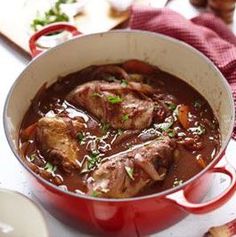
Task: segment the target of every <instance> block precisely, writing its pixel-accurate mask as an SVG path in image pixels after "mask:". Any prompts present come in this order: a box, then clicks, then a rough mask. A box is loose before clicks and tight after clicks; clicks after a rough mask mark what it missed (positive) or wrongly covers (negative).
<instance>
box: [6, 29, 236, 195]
mask: <svg viewBox="0 0 236 237" xmlns="http://www.w3.org/2000/svg"><path fill="white" fill-rule="evenodd" d="M128 59H139V60H143V61H146V62H148V63H150V64H152V65H156V66H158V67H159V68H160V69H161V70H164V71H166V72H168V73H170V74H172V75H175V76H177V77H179V78H181V79H182V80H184V81H185V82H187V83H188V84H189V85H191V86H192V87H194V88H195V89H196V90H197V91H198V92H200V93H201V94H202V95H203V96H204V97H205V99H206V100H207V101H208V102H209V104H210V106H211V107H212V109H213V111H214V113H215V115H216V117H217V119H218V121H219V125H220V131H221V135H222V147H221V149H220V152H219V154H218V155H217V157H216V158H215V159H214V160H213V161H212V163H211V164H210V165H209V167H213V166H214V165H215V164H216V163H217V162H218V161H219V160H220V159H221V157H222V155H223V152H224V150H225V148H226V146H227V144H228V142H229V140H230V136H231V133H232V129H233V123H234V106H233V98H232V95H231V92H230V88H229V86H228V84H227V82H226V80H225V78H224V77H223V76H222V74H221V73H220V72H219V70H218V69H217V68H216V67H215V66H214V65H213V63H212V62H211V61H210V60H209V59H207V58H206V57H205V56H203V55H202V54H201V53H199V52H198V51H197V50H195V49H193V48H192V47H190V46H188V45H186V44H185V43H182V42H180V41H177V40H175V39H172V38H169V37H166V36H163V35H160V34H156V33H148V32H143V31H111V32H107V33H99V34H91V35H86V36H78V37H75V38H73V39H71V40H69V41H67V42H65V43H63V44H61V45H59V46H57V47H55V48H52V49H50V50H48V51H47V52H45V53H43V54H41V55H39V56H37V57H36V58H35V59H34V60H33V61H32V62H30V64H29V65H28V66H27V67H26V69H25V70H24V71H23V72H22V73H21V75H20V76H19V78H18V79H17V80H16V82H15V84H14V85H13V86H12V89H11V91H10V92H9V95H8V99H7V101H6V104H5V111H4V127H5V132H6V135H7V138H8V141H9V144H10V146H11V148H12V150H13V152H14V153H15V155H16V156H17V157H18V158H19V153H18V134H19V128H20V125H21V122H22V119H23V116H24V114H25V112H26V111H27V109H28V108H29V106H30V103H31V100H32V98H33V97H34V96H35V94H36V92H37V91H38V90H39V88H40V87H41V86H42V85H43V84H44V83H48V85H50V84H52V83H53V82H55V81H56V80H57V78H58V77H59V76H63V75H66V74H68V73H72V72H75V71H78V70H81V69H82V68H84V67H87V66H89V65H93V64H107V63H119V62H123V61H125V60H128ZM19 160H20V159H19ZM209 167H208V168H209ZM28 170H29V169H28ZM30 172H31V171H30ZM204 172H205V171H203V172H202V174H203V173H204ZM33 175H35V174H33ZM200 175H201V174H199V175H198V176H200ZM38 178H39V179H41V178H40V177H38ZM195 178H197V177H194V178H193V179H191V180H190V181H189V182H192V181H193V180H194V179H195ZM41 181H42V182H45V183H47V184H48V185H51V184H49V183H48V182H47V181H43V180H41ZM184 185H185V184H184ZM184 185H183V187H184ZM55 188H56V187H55ZM172 192H173V190H172V191H170V192H169V193H172ZM165 194H168V191H167V192H165ZM70 195H75V194H70ZM76 195H77V194H76ZM157 195H158V194H157ZM78 196H79V195H78ZM88 198H90V197H88Z"/></svg>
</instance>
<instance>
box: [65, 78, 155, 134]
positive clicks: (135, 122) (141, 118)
mask: <svg viewBox="0 0 236 237" xmlns="http://www.w3.org/2000/svg"><path fill="white" fill-rule="evenodd" d="M155 92H156V89H153V88H152V87H150V86H149V85H147V84H143V83H137V82H127V81H126V82H125V83H124V84H122V83H121V82H110V83H109V82H107V81H91V82H88V83H85V84H83V85H80V86H78V87H77V88H76V89H75V90H73V91H72V92H71V93H70V94H69V95H68V96H67V99H68V100H69V102H71V103H73V104H74V105H78V106H82V107H84V108H85V109H86V110H88V111H89V112H91V113H92V114H94V115H95V116H96V117H98V118H99V119H101V120H102V121H104V122H107V123H109V124H110V125H111V126H112V127H113V128H116V129H117V128H122V129H133V130H135V129H143V128H147V127H149V126H150V125H151V123H152V118H153V111H154V102H153V101H152V100H151V99H150V96H151V95H152V94H153V93H155Z"/></svg>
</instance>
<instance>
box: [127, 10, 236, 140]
mask: <svg viewBox="0 0 236 237" xmlns="http://www.w3.org/2000/svg"><path fill="white" fill-rule="evenodd" d="M129 26H130V28H131V29H140V30H146V31H152V32H158V33H162V34H165V35H168V36H170V37H173V38H176V39H179V40H182V41H184V42H186V43H188V44H190V45H192V46H193V47H194V48H196V49H198V50H199V51H201V52H202V53H204V54H205V55H206V56H207V57H208V58H210V59H211V60H212V61H213V62H214V64H215V65H216V66H217V67H218V68H219V69H220V71H221V72H222V74H223V75H224V76H225V77H226V79H227V80H228V82H229V84H230V85H231V89H232V93H233V96H234V105H235V106H236V37H235V36H234V34H233V33H232V32H231V31H230V30H229V29H228V28H227V26H226V25H225V24H224V22H223V21H222V20H221V19H219V18H217V17H215V16H213V15H212V14H209V13H205V14H202V15H200V16H198V17H195V18H193V19H191V20H187V19H185V18H184V17H183V16H181V15H180V14H178V13H176V12H174V11H171V10H168V9H154V8H146V7H140V6H139V7H138V6H133V8H132V12H131V18H130V22H129ZM233 138H234V139H236V123H235V126H234V133H233Z"/></svg>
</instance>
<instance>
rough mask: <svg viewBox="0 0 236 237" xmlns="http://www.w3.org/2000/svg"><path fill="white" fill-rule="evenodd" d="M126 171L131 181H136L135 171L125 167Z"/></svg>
mask: <svg viewBox="0 0 236 237" xmlns="http://www.w3.org/2000/svg"><path fill="white" fill-rule="evenodd" d="M125 171H126V173H127V174H128V176H129V177H130V179H132V180H134V176H133V174H134V169H133V168H131V167H129V166H125Z"/></svg>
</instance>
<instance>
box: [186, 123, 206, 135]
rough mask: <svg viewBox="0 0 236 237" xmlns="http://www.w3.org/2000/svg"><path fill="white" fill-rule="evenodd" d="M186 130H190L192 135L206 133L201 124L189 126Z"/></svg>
mask: <svg viewBox="0 0 236 237" xmlns="http://www.w3.org/2000/svg"><path fill="white" fill-rule="evenodd" d="M188 131H190V132H191V133H192V134H194V135H202V134H205V133H206V129H205V127H203V126H202V125H200V126H198V127H193V128H189V129H188Z"/></svg>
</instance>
